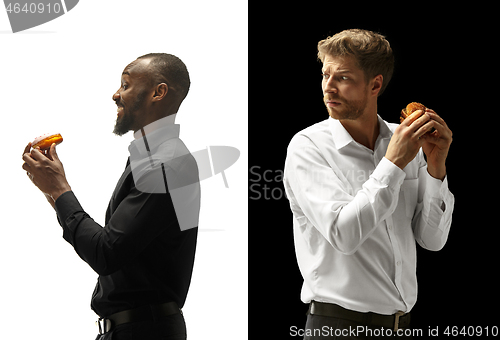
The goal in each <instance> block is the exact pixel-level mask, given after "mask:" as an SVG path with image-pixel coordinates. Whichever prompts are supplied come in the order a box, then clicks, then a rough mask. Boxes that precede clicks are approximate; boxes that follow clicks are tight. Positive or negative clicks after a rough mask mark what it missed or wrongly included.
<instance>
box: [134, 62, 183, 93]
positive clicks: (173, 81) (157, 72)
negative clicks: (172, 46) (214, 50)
mask: <svg viewBox="0 0 500 340" xmlns="http://www.w3.org/2000/svg"><path fill="white" fill-rule="evenodd" d="M137 59H151V62H150V64H149V67H150V70H151V72H152V75H153V77H154V79H153V81H155V82H156V83H157V84H159V83H166V84H167V85H168V87H169V90H173V91H174V92H175V93H177V94H178V95H179V96H180V98H181V99H182V100H184V98H186V96H187V94H188V92H189V86H190V85H191V81H190V79H189V72H188V70H187V67H186V65H185V64H184V63H183V62H182V60H181V59H179V58H178V57H176V56H175V55H173V54H168V53H148V54H145V55H143V56H140V57H139V58H137Z"/></svg>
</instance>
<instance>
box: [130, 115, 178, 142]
mask: <svg viewBox="0 0 500 340" xmlns="http://www.w3.org/2000/svg"><path fill="white" fill-rule="evenodd" d="M176 115H177V113H174V114H171V115H169V116H166V117H163V118H160V119H158V120H155V121H154V122H152V123H149V124H148V125H146V126H144V127H143V128H142V129H139V130H137V131H135V132H134V138H135V139H139V138H142V131H141V130H143V131H144V134H146V135H148V134H150V133H151V132H153V131H155V130H158V129H159V128H162V127H165V126H166V125H172V124H175V116H176Z"/></svg>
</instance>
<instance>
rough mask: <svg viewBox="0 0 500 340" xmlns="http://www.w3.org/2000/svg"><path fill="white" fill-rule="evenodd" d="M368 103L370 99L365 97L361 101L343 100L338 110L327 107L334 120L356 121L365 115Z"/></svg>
mask: <svg viewBox="0 0 500 340" xmlns="http://www.w3.org/2000/svg"><path fill="white" fill-rule="evenodd" d="M367 103H368V97H367V96H365V97H364V98H363V99H359V100H345V99H343V100H342V105H340V107H338V109H340V110H338V109H337V108H331V107H327V110H328V114H329V115H330V117H332V118H333V119H338V120H356V119H358V118H359V117H361V116H362V115H363V112H365V108H366V106H367Z"/></svg>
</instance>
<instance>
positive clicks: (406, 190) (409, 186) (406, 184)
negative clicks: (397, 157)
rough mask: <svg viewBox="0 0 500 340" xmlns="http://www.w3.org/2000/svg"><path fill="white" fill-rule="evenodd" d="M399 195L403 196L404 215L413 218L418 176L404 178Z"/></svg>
mask: <svg viewBox="0 0 500 340" xmlns="http://www.w3.org/2000/svg"><path fill="white" fill-rule="evenodd" d="M400 195H401V196H400V198H401V197H402V198H404V205H405V212H406V217H409V218H413V214H414V213H415V208H416V207H417V200H418V178H415V179H407V180H404V181H403V184H402V185H401V194H400Z"/></svg>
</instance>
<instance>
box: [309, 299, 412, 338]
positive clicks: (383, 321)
mask: <svg viewBox="0 0 500 340" xmlns="http://www.w3.org/2000/svg"><path fill="white" fill-rule="evenodd" d="M307 312H308V313H309V314H314V315H321V316H329V317H333V318H339V319H344V320H350V321H354V322H358V323H361V324H364V325H367V326H378V327H384V328H392V329H393V330H394V331H397V330H398V329H400V328H407V327H409V326H410V313H403V312H397V313H396V314H392V315H383V314H377V313H372V312H367V313H361V312H356V311H353V310H349V309H345V308H343V307H340V306H338V305H334V304H331V303H324V302H317V301H311V304H310V305H309V310H308V311H307Z"/></svg>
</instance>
